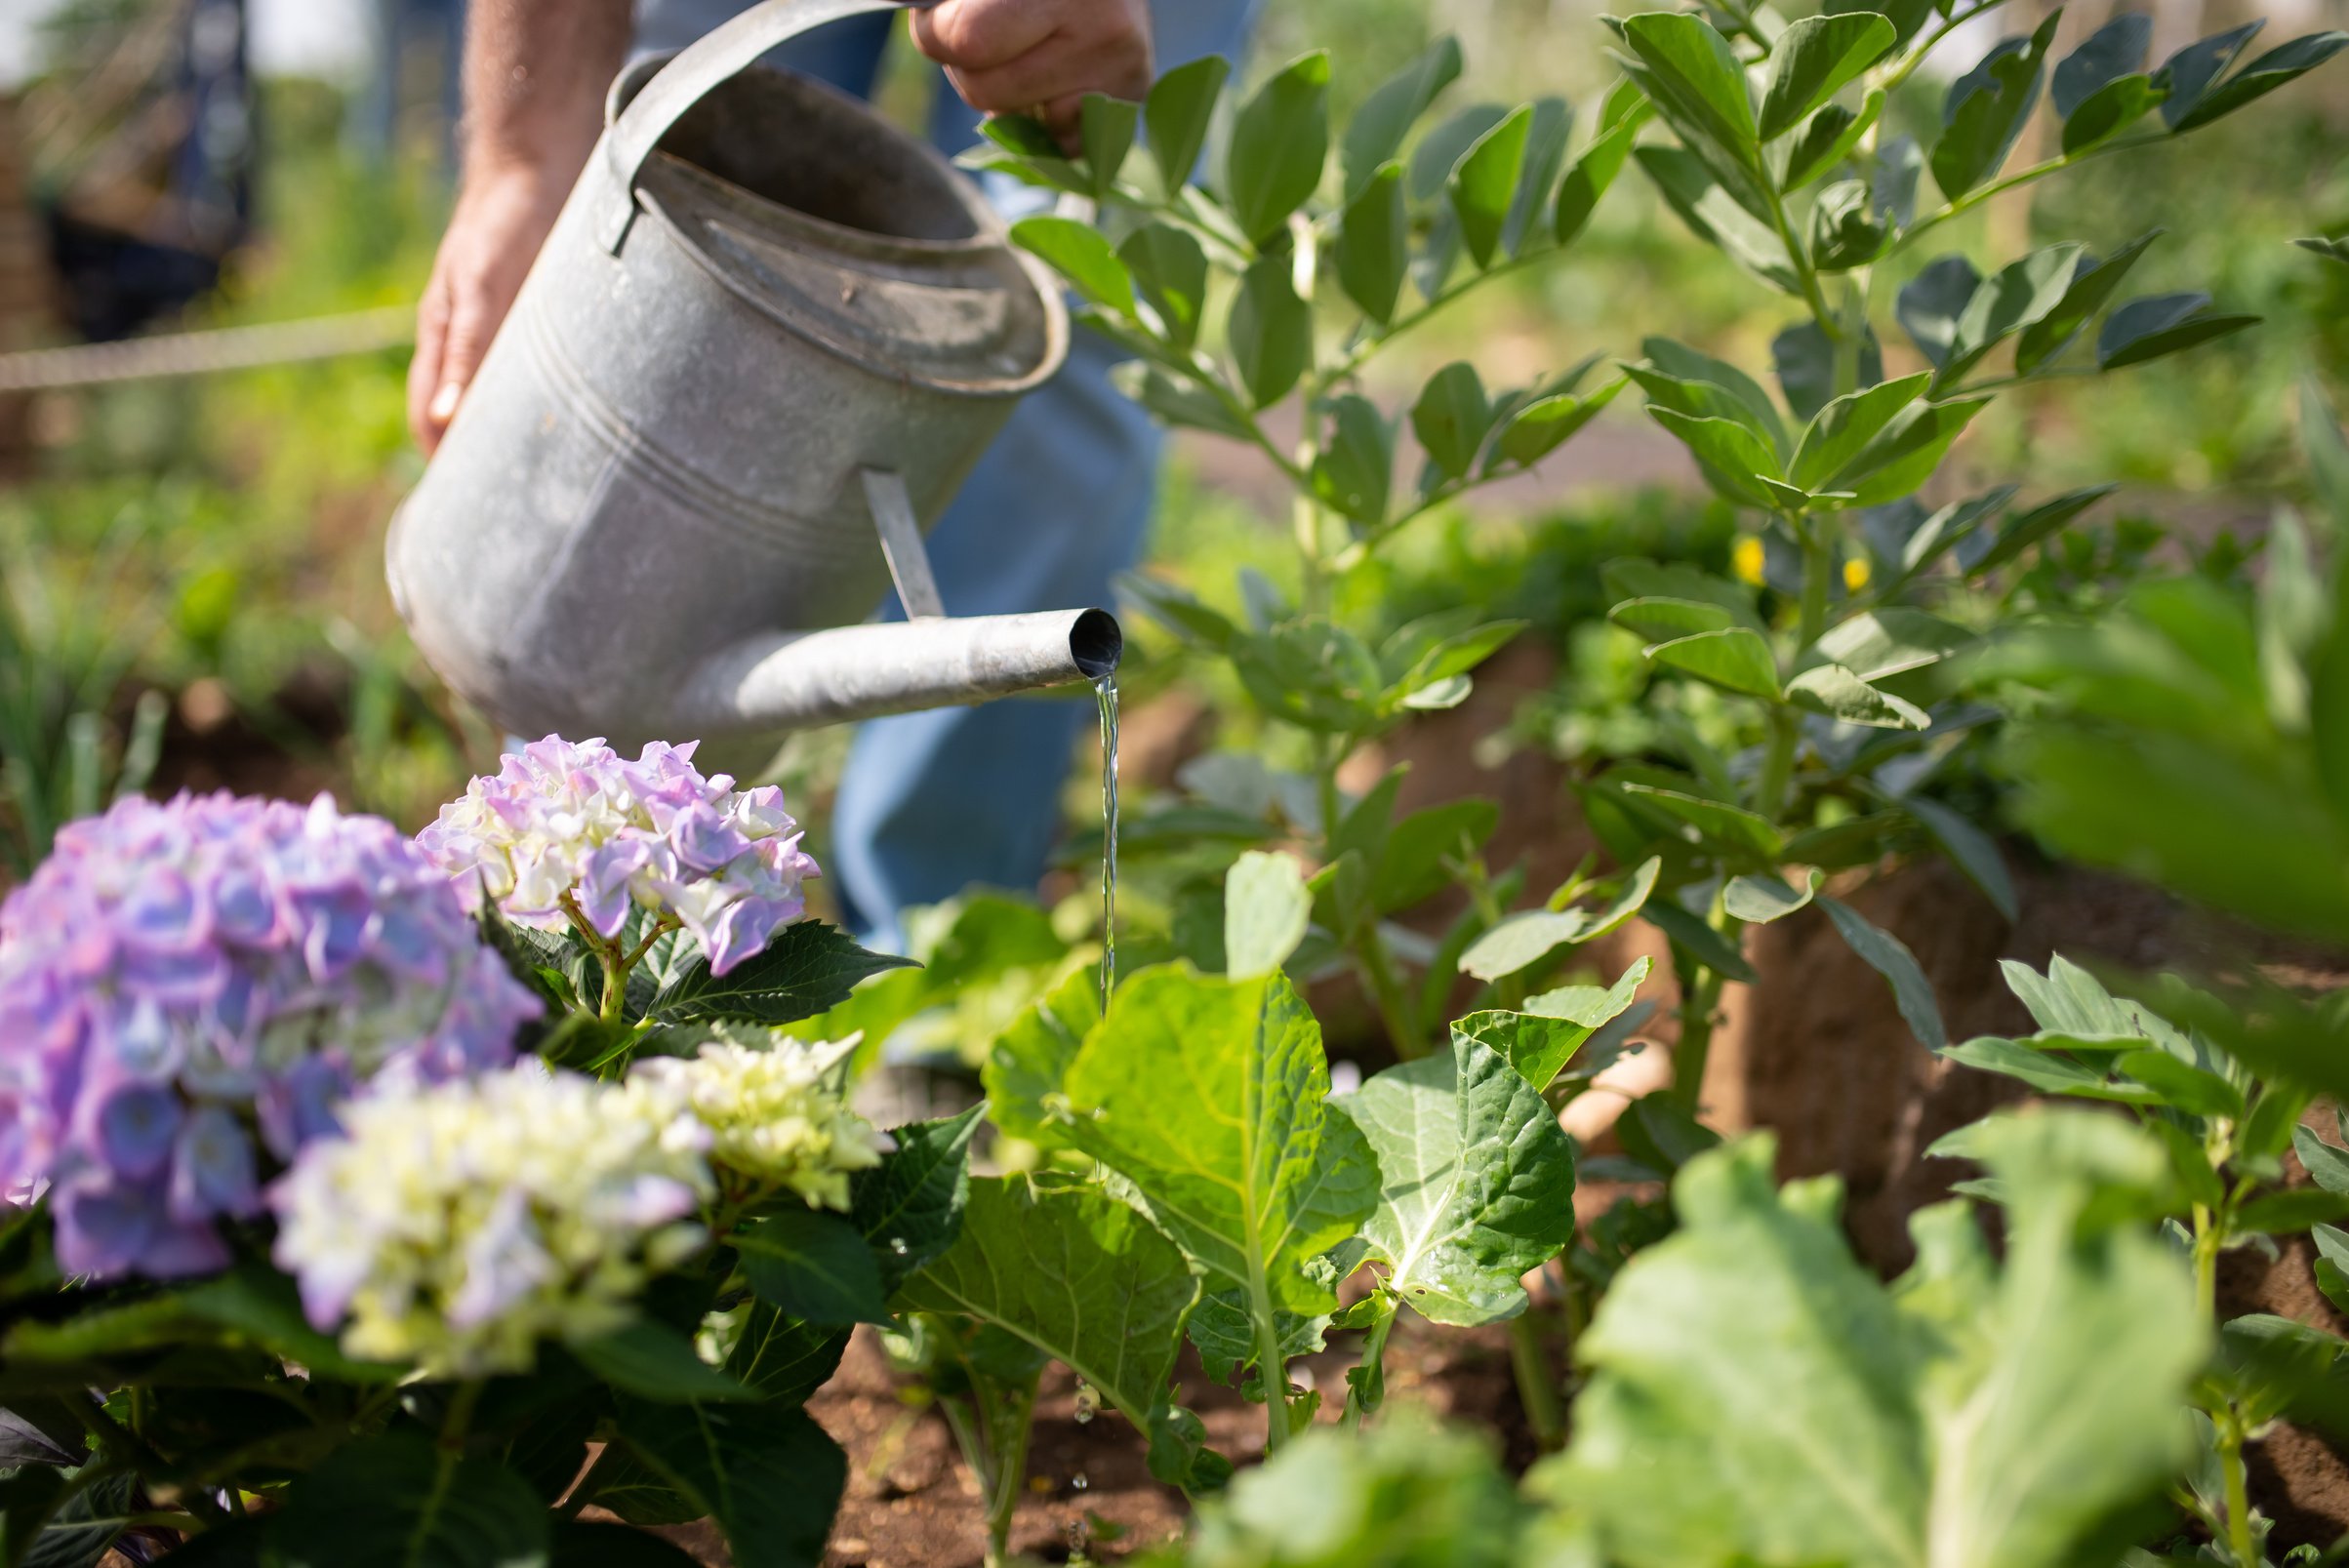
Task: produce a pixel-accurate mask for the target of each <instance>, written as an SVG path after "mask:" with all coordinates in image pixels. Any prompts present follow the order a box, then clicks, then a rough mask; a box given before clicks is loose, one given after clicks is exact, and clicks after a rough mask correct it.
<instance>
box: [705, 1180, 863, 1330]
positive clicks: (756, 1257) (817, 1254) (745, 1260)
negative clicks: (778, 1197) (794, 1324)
mask: <svg viewBox="0 0 2349 1568" xmlns="http://www.w3.org/2000/svg"><path fill="white" fill-rule="evenodd" d="M728 1239H729V1240H730V1241H731V1242H732V1244H733V1246H734V1250H735V1252H736V1253H737V1254H739V1255H740V1256H741V1259H742V1268H743V1273H744V1276H745V1277H747V1278H748V1279H749V1281H750V1288H751V1289H752V1290H754V1291H756V1292H757V1293H758V1296H759V1299H760V1300H761V1301H764V1302H767V1303H769V1304H771V1305H773V1306H775V1307H781V1308H782V1309H783V1310H784V1311H787V1312H790V1314H791V1315H793V1316H794V1317H800V1318H805V1319H806V1320H807V1321H808V1322H811V1323H822V1324H845V1323H883V1322H886V1321H888V1317H889V1308H888V1304H887V1302H886V1301H885V1300H884V1299H883V1296H882V1292H881V1271H880V1269H879V1267H878V1266H875V1265H874V1263H873V1261H872V1249H871V1247H870V1246H869V1245H867V1243H866V1240H865V1233H864V1232H863V1231H862V1230H859V1229H858V1228H857V1227H856V1226H854V1225H852V1224H850V1223H849V1221H848V1220H847V1218H846V1217H845V1216H842V1215H836V1214H827V1213H825V1212H823V1211H822V1210H819V1209H792V1208H785V1209H781V1210H778V1211H777V1212H776V1213H774V1214H770V1215H767V1216H766V1217H764V1218H763V1219H759V1220H754V1221H752V1222H751V1223H750V1224H749V1225H747V1226H743V1227H742V1228H740V1229H738V1230H737V1231H735V1232H734V1234H733V1235H732V1236H731V1237H730V1238H728Z"/></svg>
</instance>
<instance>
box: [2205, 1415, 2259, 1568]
mask: <svg viewBox="0 0 2349 1568" xmlns="http://www.w3.org/2000/svg"><path fill="white" fill-rule="evenodd" d="M2214 1424H2215V1425H2216V1427H2217V1428H2218V1469H2219V1474H2220V1475H2221V1476H2222V1477H2223V1478H2224V1480H2225V1483H2226V1488H2227V1520H2226V1524H2227V1555H2228V1556H2229V1557H2230V1558H2231V1559H2233V1561H2234V1563H2235V1568H2260V1562H2259V1556H2258V1552H2257V1549H2256V1548H2254V1547H2253V1546H2252V1544H2251V1496H2250V1486H2249V1478H2248V1476H2247V1475H2246V1474H2245V1472H2244V1464H2243V1444H2244V1437H2245V1433H2244V1429H2243V1422H2242V1420H2241V1418H2240V1417H2238V1416H2237V1415H2236V1413H2235V1410H2234V1408H2233V1407H2232V1406H2229V1407H2228V1408H2227V1409H2225V1410H2223V1411H2221V1412H2219V1414H2218V1418H2217V1420H2216V1422H2215V1423H2214Z"/></svg>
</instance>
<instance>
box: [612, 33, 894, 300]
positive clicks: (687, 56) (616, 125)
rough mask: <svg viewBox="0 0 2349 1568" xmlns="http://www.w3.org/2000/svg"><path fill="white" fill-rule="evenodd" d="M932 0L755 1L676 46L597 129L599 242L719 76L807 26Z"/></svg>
mask: <svg viewBox="0 0 2349 1568" xmlns="http://www.w3.org/2000/svg"><path fill="white" fill-rule="evenodd" d="M936 3H937V0H760V3H759V4H757V5H754V6H752V7H751V8H750V9H749V10H748V11H746V12H744V13H742V15H740V16H738V17H736V18H734V19H733V20H731V21H728V22H725V23H724V24H723V25H720V26H717V27H713V28H711V29H710V30H709V32H707V33H704V34H703V35H702V36H701V37H700V38H698V39H696V40H695V41H694V42H693V43H691V44H689V45H687V46H686V47H685V48H684V49H683V50H680V51H679V52H678V53H677V55H676V56H675V58H673V59H671V60H669V61H668V64H666V65H664V66H662V67H661V69H660V70H659V71H658V72H657V73H656V74H655V75H654V77H653V79H652V80H651V81H649V82H647V83H645V84H644V87H643V89H642V90H641V91H639V92H638V93H637V94H636V96H635V97H634V98H632V99H630V100H629V101H628V106H627V107H626V108H624V109H622V110H621V111H620V117H619V118H618V119H616V120H614V121H613V122H612V125H611V128H610V129H609V130H607V131H605V132H604V136H603V143H602V147H603V157H604V159H605V160H606V162H607V164H608V165H609V168H610V171H611V176H612V187H613V193H612V195H611V203H612V210H611V211H610V212H609V213H607V214H606V215H604V217H603V219H602V221H600V223H599V224H598V227H599V228H600V230H601V233H602V239H603V242H604V247H605V249H607V250H609V251H612V252H614V253H615V254H617V253H618V251H619V250H620V246H621V243H622V241H623V240H625V239H626V238H627V237H628V224H629V223H630V222H631V221H634V219H635V215H636V193H635V185H636V176H637V173H638V172H639V171H640V170H642V169H643V167H644V160H645V159H647V158H649V157H651V156H652V155H653V148H654V147H656V146H658V145H659V144H660V141H661V139H662V138H663V137H665V136H667V135H668V130H669V127H670V126H673V125H675V124H676V123H677V121H678V119H679V118H681V117H682V116H683V115H684V113H685V111H686V110H688V109H690V108H692V107H693V106H694V105H695V104H696V103H699V102H700V101H702V99H703V97H704V95H706V94H708V93H709V91H710V90H711V89H713V88H715V87H716V86H718V85H719V84H720V83H721V82H724V81H727V80H728V79H730V78H732V77H734V76H736V75H738V74H740V73H741V72H742V71H743V70H745V69H746V68H748V67H749V65H750V64H751V63H752V62H754V61H755V60H757V59H758V57H759V56H761V55H763V54H765V53H766V52H767V51H768V50H770V49H773V48H774V47H775V46H776V45H778V44H781V43H784V42H786V41H788V40H790V39H792V38H796V37H797V36H798V35H799V34H801V33H803V32H807V31H809V30H810V29H811V28H815V27H821V26H823V25H824V24H825V23H826V22H828V21H837V20H840V19H841V18H843V17H856V16H862V15H864V14H865V13H866V12H869V11H904V10H909V9H924V8H926V7H928V6H930V5H934V4H936Z"/></svg>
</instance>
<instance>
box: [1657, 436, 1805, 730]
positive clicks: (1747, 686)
mask: <svg viewBox="0 0 2349 1568" xmlns="http://www.w3.org/2000/svg"><path fill="white" fill-rule="evenodd" d="M1710 422H1712V423H1718V421H1710ZM1647 657H1648V658H1650V659H1652V660H1654V661H1655V662H1656V663H1659V664H1670V665H1671V666H1672V667H1673V668H1675V669H1681V670H1685V671H1687V672H1688V673H1689V674H1691V675H1694V676H1696V677H1697V678H1698V679H1699V680H1706V681H1711V682H1712V683H1713V684H1714V685H1716V686H1721V687H1725V688H1727V689H1728V690H1730V691H1732V692H1742V693H1744V694H1745V695H1746V696H1748V697H1760V698H1764V699H1767V700H1769V701H1771V702H1775V701H1777V699H1778V661H1777V658H1776V656H1774V655H1773V654H1772V653H1771V652H1770V645H1769V642H1768V640H1767V639H1765V638H1764V637H1763V636H1762V633H1760V632H1758V631H1755V630H1752V629H1751V628H1749V627H1746V626H1725V627H1723V628H1721V630H1719V631H1700V632H1698V633H1696V634H1695V635H1694V636H1689V637H1678V638H1675V639H1674V640H1673V641H1671V642H1660V643H1656V644H1654V645H1653V646H1651V647H1650V648H1649V649H1648V650H1647Z"/></svg>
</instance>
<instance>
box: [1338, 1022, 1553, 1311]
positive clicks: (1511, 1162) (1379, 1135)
mask: <svg viewBox="0 0 2349 1568" xmlns="http://www.w3.org/2000/svg"><path fill="white" fill-rule="evenodd" d="M1451 1046H1452V1048H1451V1051H1450V1053H1449V1055H1448V1056H1432V1057H1426V1058H1423V1059H1422V1060H1420V1061H1417V1062H1407V1063H1404V1064H1402V1065H1399V1066H1394V1067H1389V1068H1388V1069H1387V1070H1386V1071H1384V1072H1381V1073H1379V1074H1377V1075H1376V1076H1374V1077H1372V1078H1371V1079H1370V1080H1369V1081H1368V1082H1367V1083H1365V1084H1363V1085H1362V1087H1361V1089H1360V1090H1359V1091H1358V1092H1357V1093H1355V1094H1353V1095H1349V1096H1347V1097H1346V1099H1345V1100H1344V1101H1343V1102H1341V1104H1343V1105H1344V1106H1345V1107H1346V1109H1347V1112H1348V1114H1350V1115H1351V1116H1352V1117H1353V1119H1354V1122H1355V1125H1356V1126H1357V1127H1359V1128H1360V1129H1361V1131H1362V1136H1363V1137H1364V1138H1365V1139H1366V1140H1367V1141H1368V1142H1369V1145H1370V1147H1371V1150H1372V1152H1373V1153H1374V1154H1375V1155H1376V1157H1377V1160H1378V1168H1379V1180H1380V1191H1379V1201H1378V1207H1377V1208H1376V1209H1374V1210H1373V1211H1372V1212H1371V1214H1370V1217H1369V1218H1368V1219H1367V1220H1366V1221H1364V1222H1363V1225H1362V1234H1363V1237H1364V1238H1365V1239H1366V1240H1367V1241H1368V1242H1369V1243H1370V1255H1371V1257H1373V1258H1375V1259H1377V1260H1379V1261H1381V1262H1383V1263H1385V1264H1386V1265H1387V1267H1388V1274H1387V1288H1388V1289H1389V1290H1390V1291H1392V1292H1393V1293H1394V1294H1395V1295H1396V1296H1397V1297H1399V1298H1400V1299H1402V1300H1403V1301H1405V1302H1408V1303H1409V1304H1410V1305H1411V1306H1412V1307H1415V1308H1417V1309H1418V1311H1419V1312H1420V1314H1421V1315H1422V1316H1425V1317H1427V1318H1430V1319H1432V1320H1433V1321H1435V1322H1438V1323H1450V1324H1455V1325H1461V1326H1471V1325H1475V1324H1479V1323H1491V1322H1496V1321H1499V1320H1500V1319H1503V1318H1508V1317H1515V1316H1516V1315H1518V1314H1519V1312H1521V1311H1523V1310H1524V1309H1525V1301H1526V1298H1525V1291H1524V1287H1523V1286H1522V1285H1520V1284H1519V1278H1520V1277H1521V1276H1522V1275H1524V1274H1525V1273H1527V1272H1528V1271H1530V1270H1532V1269H1535V1268H1538V1267H1540V1266H1542V1265H1543V1264H1545V1263H1547V1262H1549V1261H1550V1260H1551V1259H1552V1258H1554V1257H1556V1256H1557V1255H1558V1253H1559V1250H1560V1249H1562V1248H1563V1247H1564V1246H1565V1244H1566V1243H1567V1241H1569V1240H1571V1239H1572V1237H1573V1234H1574V1201H1573V1199H1574V1155H1573V1150H1572V1147H1571V1146H1569V1145H1568V1144H1567V1142H1566V1138H1565V1134H1564V1133H1562V1132H1560V1131H1559V1125H1558V1116H1557V1113H1556V1112H1554V1111H1553V1110H1551V1108H1550V1106H1549V1105H1548V1103H1547V1102H1545V1101H1544V1100H1543V1099H1542V1096H1541V1092H1540V1091H1539V1090H1537V1089H1535V1088H1534V1086H1533V1085H1532V1084H1531V1083H1529V1082H1528V1081H1527V1080H1526V1079H1525V1077H1524V1076H1523V1075H1522V1074H1520V1073H1519V1071H1518V1070H1517V1069H1516V1068H1515V1067H1513V1066H1512V1065H1510V1063H1509V1062H1508V1061H1507V1060H1506V1059H1505V1058H1504V1057H1502V1056H1501V1055H1500V1054H1499V1053H1497V1052H1495V1051H1493V1050H1492V1049H1490V1048H1489V1047H1487V1046H1485V1045H1484V1044H1482V1043H1481V1042H1480V1041H1478V1040H1477V1039H1476V1038H1475V1037H1474V1036H1472V1035H1469V1034H1465V1033H1459V1032H1455V1033H1454V1034H1453V1036H1452V1041H1451Z"/></svg>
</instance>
